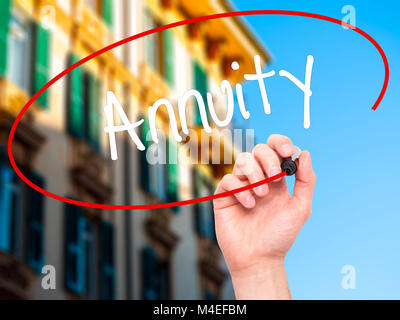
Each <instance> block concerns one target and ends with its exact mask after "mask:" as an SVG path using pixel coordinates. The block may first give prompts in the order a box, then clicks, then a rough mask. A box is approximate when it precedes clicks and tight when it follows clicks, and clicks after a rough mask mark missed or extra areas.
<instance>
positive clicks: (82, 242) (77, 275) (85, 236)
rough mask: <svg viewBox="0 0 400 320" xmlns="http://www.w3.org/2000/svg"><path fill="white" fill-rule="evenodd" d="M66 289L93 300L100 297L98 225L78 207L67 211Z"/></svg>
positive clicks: (69, 206)
mask: <svg viewBox="0 0 400 320" xmlns="http://www.w3.org/2000/svg"><path fill="white" fill-rule="evenodd" d="M65 215H66V216H65V221H66V224H65V225H66V232H65V251H66V252H65V286H66V288H67V289H68V290H69V291H71V292H73V293H75V294H78V295H82V296H86V297H87V298H90V299H96V298H97V297H98V294H97V292H98V289H97V288H98V287H97V271H96V270H97V266H98V264H97V261H98V243H99V241H98V224H97V223H94V222H91V221H89V220H88V219H87V218H86V217H85V216H84V214H83V209H82V208H81V207H78V206H73V205H70V204H66V207H65Z"/></svg>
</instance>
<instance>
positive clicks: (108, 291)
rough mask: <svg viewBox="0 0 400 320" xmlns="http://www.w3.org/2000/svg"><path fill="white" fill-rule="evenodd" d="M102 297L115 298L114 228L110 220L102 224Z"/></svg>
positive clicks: (106, 298)
mask: <svg viewBox="0 0 400 320" xmlns="http://www.w3.org/2000/svg"><path fill="white" fill-rule="evenodd" d="M101 253H102V255H101V299H103V300H112V299H114V298H115V267H114V228H113V225H112V224H111V223H109V222H106V221H103V222H102V224H101Z"/></svg>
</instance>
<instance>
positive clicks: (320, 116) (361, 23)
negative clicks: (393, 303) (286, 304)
mask: <svg viewBox="0 0 400 320" xmlns="http://www.w3.org/2000/svg"><path fill="white" fill-rule="evenodd" d="M233 3H234V4H235V6H236V7H237V8H238V10H253V9H282V10H297V11H308V12H313V13H319V14H323V15H327V16H331V17H334V18H337V19H342V17H343V14H342V13H341V9H342V7H343V6H344V5H347V4H350V5H352V6H354V7H355V9H356V19H357V20H356V25H357V27H359V28H361V29H362V30H364V31H366V32H367V33H369V34H370V35H371V36H372V37H373V38H375V40H376V41H377V42H378V43H379V44H380V45H381V47H382V48H383V50H384V51H385V53H386V55H387V57H388V60H389V67H390V80H389V87H388V91H387V93H386V95H385V97H384V99H383V102H382V103H381V105H380V106H379V108H378V110H377V111H372V110H371V107H372V105H373V104H374V102H375V100H376V99H377V97H378V94H379V91H380V89H381V87H382V84H383V78H384V67H383V63H382V60H381V58H380V56H379V53H378V52H377V50H376V49H375V47H374V46H373V45H372V44H371V43H370V42H368V41H367V40H366V39H365V38H363V37H362V36H360V35H359V34H357V33H355V32H353V31H351V30H344V29H343V28H342V27H341V26H339V25H336V24H332V23H329V22H324V21H318V20H314V19H309V18H300V17H286V16H253V17H246V18H245V19H246V20H247V21H248V22H249V23H250V25H251V26H252V27H253V29H254V30H255V32H256V33H257V34H258V35H259V37H260V38H261V39H262V41H263V42H264V43H265V45H266V46H267V48H268V49H269V51H270V52H271V54H272V56H273V61H272V63H271V64H270V65H269V66H268V68H267V69H268V70H271V69H273V70H275V71H279V70H281V69H285V70H287V71H289V72H291V73H292V74H293V75H295V76H296V77H298V78H299V79H300V80H302V81H304V73H305V65H306V58H307V55H308V54H311V55H313V56H314V60H315V61H314V68H313V73H312V80H311V90H312V91H313V96H312V97H311V127H310V128H309V129H307V130H306V129H304V128H303V93H302V92H301V91H300V90H299V89H298V88H297V87H295V86H294V84H293V83H291V82H290V81H289V80H287V79H285V78H280V77H278V76H275V77H273V78H270V79H268V80H266V82H265V83H266V86H267V92H268V98H269V101H270V103H271V109H272V113H271V115H266V114H264V112H263V107H262V102H261V98H260V94H259V89H258V85H257V84H256V83H247V84H246V85H245V86H244V92H245V99H246V104H247V106H248V108H249V109H250V112H251V117H250V119H249V120H246V121H243V120H242V121H240V119H239V117H237V119H236V124H237V125H238V126H240V125H245V126H246V127H249V128H254V129H255V133H256V139H257V141H258V142H265V141H266V139H267V137H268V136H269V135H270V134H272V133H280V134H284V135H287V136H289V137H290V138H291V139H292V140H293V142H294V143H295V144H297V145H299V146H300V147H301V148H302V149H307V150H309V151H310V152H311V155H312V158H313V165H314V169H315V171H316V174H317V178H318V181H317V184H316V190H315V194H314V203H313V213H312V215H311V218H310V220H309V221H308V222H307V224H306V226H305V227H304V228H303V230H302V232H301V233H300V235H299V237H298V239H297V241H296V243H295V244H294V246H293V248H292V250H291V251H290V253H289V255H288V257H287V262H286V266H287V273H288V278H289V284H290V287H291V291H292V295H293V297H294V298H295V299H310V298H313V299H368V298H374V299H400V232H399V229H400V197H399V195H398V190H399V178H400V168H398V167H399V164H398V161H399V159H400V131H399V123H400V108H399V107H400V106H399V101H400V92H399V87H400V79H399V67H400V61H399V60H400V59H399V58H400V41H399V40H400V30H399V29H400V25H399V23H398V12H399V10H400V4H399V3H398V2H397V1H394V0H393V1H379V2H378V3H376V2H372V1H350V2H349V1H329V2H328V1H316V0H315V1H293V0H287V1H262V0H259V1H248V0H234V1H233ZM396 58H397V59H396ZM237 109H238V108H237ZM236 116H238V114H237V115H236ZM292 182H293V181H291V183H290V184H292ZM344 265H352V266H354V267H355V269H356V289H355V290H344V289H342V287H341V280H342V278H343V275H342V274H341V268H342V267H343V266H344Z"/></svg>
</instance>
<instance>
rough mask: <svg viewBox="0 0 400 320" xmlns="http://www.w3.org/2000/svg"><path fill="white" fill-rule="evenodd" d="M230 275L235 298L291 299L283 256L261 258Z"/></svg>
mask: <svg viewBox="0 0 400 320" xmlns="http://www.w3.org/2000/svg"><path fill="white" fill-rule="evenodd" d="M231 276H232V282H233V286H234V290H235V294H236V298H237V299H249V300H251V299H291V296H290V292H289V287H288V283H287V278H286V271H285V260H284V257H274V258H263V259H261V260H259V261H258V262H257V263H255V264H253V265H251V266H248V267H246V268H243V269H239V270H232V271H231Z"/></svg>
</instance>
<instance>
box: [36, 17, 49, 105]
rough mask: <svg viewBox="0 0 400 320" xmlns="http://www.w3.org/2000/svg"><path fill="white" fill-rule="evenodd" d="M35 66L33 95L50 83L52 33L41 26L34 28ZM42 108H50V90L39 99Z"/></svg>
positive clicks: (37, 25)
mask: <svg viewBox="0 0 400 320" xmlns="http://www.w3.org/2000/svg"><path fill="white" fill-rule="evenodd" d="M34 41H35V45H34V65H33V70H34V72H33V86H32V91H33V92H32V94H34V93H36V92H37V91H39V90H40V89H41V88H42V87H43V86H44V85H45V84H46V83H47V82H48V81H49V67H50V32H49V31H47V30H46V29H44V28H43V27H42V26H41V25H39V24H35V27H34ZM37 102H38V103H39V104H40V105H41V107H42V108H44V109H47V108H48V90H46V91H45V92H43V93H42V94H41V95H40V97H39V98H38V99H37Z"/></svg>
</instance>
